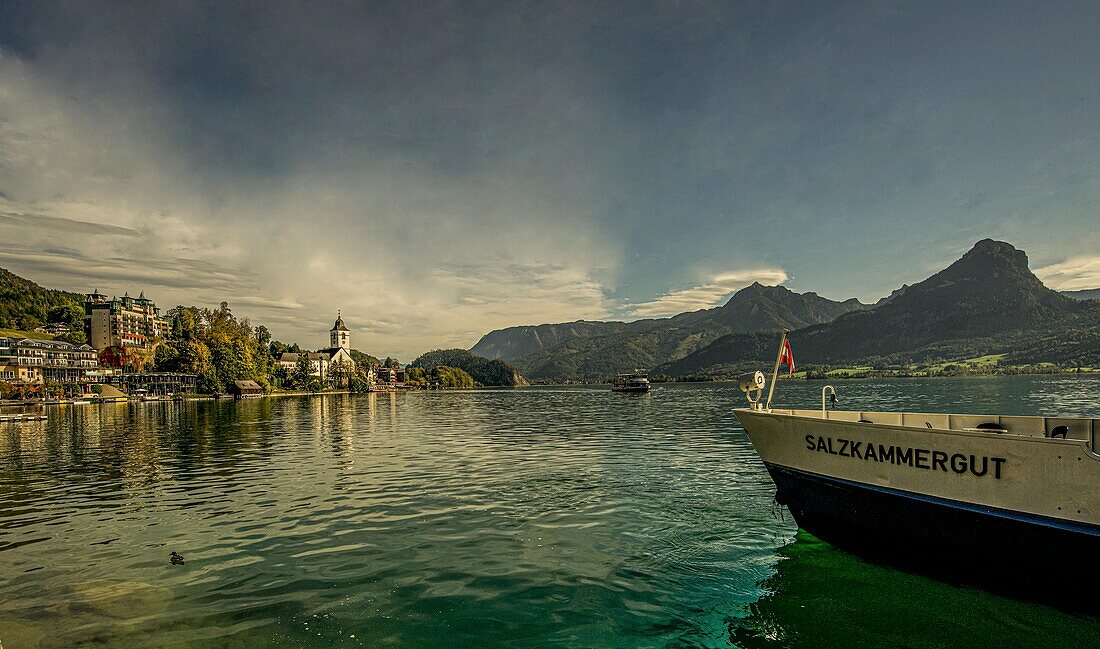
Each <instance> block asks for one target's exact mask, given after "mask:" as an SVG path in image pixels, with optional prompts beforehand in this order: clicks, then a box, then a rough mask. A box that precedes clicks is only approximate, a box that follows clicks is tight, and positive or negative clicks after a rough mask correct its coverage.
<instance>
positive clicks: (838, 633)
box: [729, 531, 1100, 649]
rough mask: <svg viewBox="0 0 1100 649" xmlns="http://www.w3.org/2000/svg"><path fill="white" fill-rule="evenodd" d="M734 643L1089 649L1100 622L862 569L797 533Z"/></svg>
mask: <svg viewBox="0 0 1100 649" xmlns="http://www.w3.org/2000/svg"><path fill="white" fill-rule="evenodd" d="M779 556H780V557H781V560H780V562H779V563H778V565H777V566H776V572H775V574H774V575H773V576H772V577H770V578H769V579H767V580H765V581H764V582H763V583H762V584H761V588H762V589H763V591H764V593H765V594H764V595H763V596H762V597H761V598H760V599H759V601H757V602H756V603H754V604H752V605H750V606H749V607H748V609H747V615H746V616H745V617H744V618H741V619H734V620H731V622H730V634H729V637H730V641H731V642H732V643H733V644H735V645H736V646H740V647H745V648H746V649H751V648H756V647H773V648H774V647H819V648H829V647H838V648H840V647H843V648H847V647H906V646H922V647H1013V646H1050V647H1054V646H1059V647H1088V646H1093V645H1094V644H1095V642H1096V638H1097V633H1098V632H1100V622H1098V621H1097V619H1096V618H1094V617H1089V616H1087V615H1074V614H1070V613H1066V612H1064V611H1063V610H1060V609H1058V608H1054V607H1050V606H1045V605H1042V604H1036V603H1032V602H1025V601H1021V600H1018V599H1012V598H1006V597H999V596H996V595H992V594H990V593H988V592H986V591H984V590H980V589H974V588H964V587H958V586H953V585H950V584H946V583H944V582H941V581H937V580H934V579H929V578H925V577H922V576H920V575H916V574H913V573H910V572H901V571H897V570H893V569H891V568H889V567H886V566H883V565H879V564H875V563H868V562H865V561H862V560H860V559H858V558H856V557H854V556H852V555H850V554H847V553H844V552H840V551H839V550H836V549H835V548H833V547H832V546H830V545H829V544H827V543H825V542H823V541H820V540H818V539H817V538H815V537H814V536H812V535H810V534H808V533H806V532H802V531H799V532H798V535H797V537H796V539H795V541H794V542H793V543H791V544H789V545H787V546H784V547H783V548H781V549H780V550H779Z"/></svg>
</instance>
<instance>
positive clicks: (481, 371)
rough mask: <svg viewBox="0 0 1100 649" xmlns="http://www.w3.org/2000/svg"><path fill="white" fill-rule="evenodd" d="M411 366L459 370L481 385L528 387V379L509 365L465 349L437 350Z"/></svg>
mask: <svg viewBox="0 0 1100 649" xmlns="http://www.w3.org/2000/svg"><path fill="white" fill-rule="evenodd" d="M409 365H410V366H411V367H420V368H423V369H426V370H434V369H436V368H437V367H451V368H457V369H460V370H462V371H464V372H466V373H467V374H469V375H470V376H472V377H473V378H474V380H475V381H477V382H478V383H480V384H481V385H493V386H499V385H505V386H516V385H528V382H527V379H525V378H523V375H522V374H520V373H519V372H518V371H517V370H516V368H514V367H512V366H511V365H509V364H508V363H505V362H504V361H502V360H500V359H492V360H490V359H488V358H484V357H482V356H478V355H476V354H473V353H470V352H468V351H466V350H465V349H437V350H435V351H430V352H428V353H426V354H421V355H420V356H419V357H418V358H417V359H416V360H415V361H413V362H411V363H409Z"/></svg>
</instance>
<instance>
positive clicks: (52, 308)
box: [0, 268, 84, 336]
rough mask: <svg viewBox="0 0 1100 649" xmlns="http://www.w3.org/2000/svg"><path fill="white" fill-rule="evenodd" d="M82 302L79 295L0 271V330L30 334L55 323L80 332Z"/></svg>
mask: <svg viewBox="0 0 1100 649" xmlns="http://www.w3.org/2000/svg"><path fill="white" fill-rule="evenodd" d="M83 303H84V296H82V295H78V294H76V293H69V292H66V291H58V290H54V289H48V288H43V287H41V286H39V285H38V284H35V283H34V282H32V281H30V280H29V279H24V278H22V277H20V276H18V275H16V274H15V273H12V272H10V271H8V270H5V269H3V268H0V329H19V330H22V331H33V330H34V328H35V327H41V326H43V325H46V324H49V323H53V322H57V323H64V324H67V325H69V327H70V328H72V329H73V331H74V332H78V333H79V332H82V331H83V330H84V307H83ZM80 335H81V336H82V335H83V334H80Z"/></svg>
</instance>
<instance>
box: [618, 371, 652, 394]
mask: <svg viewBox="0 0 1100 649" xmlns="http://www.w3.org/2000/svg"><path fill="white" fill-rule="evenodd" d="M611 390H612V391H614V392H648V391H649V375H648V374H645V373H643V372H630V373H624V374H618V375H616V376H615V381H614V382H613V383H612V384H611Z"/></svg>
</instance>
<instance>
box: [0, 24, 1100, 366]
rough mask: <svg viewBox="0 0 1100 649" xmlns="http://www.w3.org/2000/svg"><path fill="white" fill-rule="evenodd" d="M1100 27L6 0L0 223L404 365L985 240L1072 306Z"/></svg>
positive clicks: (1094, 117)
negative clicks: (339, 319)
mask: <svg viewBox="0 0 1100 649" xmlns="http://www.w3.org/2000/svg"><path fill="white" fill-rule="evenodd" d="M1098 28H1100V6H1098V5H1095V4H1092V3H1081V4H1072V3H1070V4H1059V5H1057V6H1050V5H1045V4H1042V5H1040V4H1027V3H963V4H960V3H937V2H912V3H910V2H868V3H860V2H851V3H813V2H811V3H775V2H761V3H730V4H719V3H708V4H704V3H682V2H667V3H623V4H613V3H545V2H538V3H535V2H529V3H528V2H525V3H484V2H463V3H446V2H443V3H419V2H395V3H363V4H352V3H341V4H337V3H282V2H280V3H205V4H203V3H153V4H149V3H83V2H81V3H55V4H45V3H6V4H4V5H3V6H2V7H0V53H2V54H0V57H2V58H0V75H2V76H0V88H3V89H4V90H5V91H6V94H4V95H0V110H2V111H3V114H0V117H2V118H3V120H4V121H3V122H0V187H2V188H3V190H4V195H3V196H2V197H0V200H3V201H5V207H4V212H5V214H8V213H10V214H12V215H19V214H22V215H24V216H18V217H17V216H3V217H0V234H7V233H18V232H26V231H28V230H34V232H32V233H31V234H30V235H27V236H26V237H25V240H24V241H23V245H26V246H32V247H34V246H37V248H34V250H39V251H41V250H45V249H54V250H65V249H68V250H78V251H80V252H81V254H82V255H84V256H85V257H87V258H89V259H98V260H116V261H113V262H110V263H107V262H104V266H103V268H102V272H103V273H105V275H104V277H112V278H117V280H118V282H119V283H122V282H127V283H130V282H140V280H141V272H140V270H139V269H140V265H139V266H138V267H137V268H138V269H137V270H134V271H133V272H129V273H128V272H127V271H124V270H123V268H124V267H125V266H126V263H127V260H140V259H144V258H148V259H155V260H157V261H154V262H152V263H150V265H149V266H148V268H149V272H150V277H151V279H150V282H153V281H155V282H158V283H160V285H162V286H165V287H168V288H172V289H176V290H174V291H166V296H167V297H168V298H170V299H172V300H173V301H183V300H186V299H189V298H190V299H193V300H198V299H200V297H201V298H202V299H208V300H211V299H212V300H213V301H219V300H220V298H219V297H217V296H221V297H224V298H225V299H230V301H234V300H235V301H236V302H237V303H239V304H240V305H242V307H241V308H242V309H244V310H250V312H251V313H252V314H254V315H255V317H256V318H258V319H265V318H268V319H270V320H271V321H272V322H273V323H276V324H278V325H279V326H281V327H285V330H284V333H285V334H286V335H291V336H300V337H304V336H306V335H313V334H308V333H307V332H309V331H312V327H314V326H315V325H317V324H318V323H321V322H322V321H323V320H326V319H329V316H328V312H329V311H334V310H335V309H336V308H343V309H344V313H345V315H346V316H350V317H352V318H357V319H358V320H359V321H360V322H362V323H363V324H362V330H364V331H369V332H372V333H371V334H369V335H372V336H376V337H374V338H371V339H370V340H371V344H374V345H381V346H383V347H382V348H383V349H385V348H386V347H385V346H386V345H391V346H392V347H390V348H392V349H394V350H395V351H399V352H401V353H405V354H408V353H411V352H415V351H419V350H420V349H422V348H423V347H425V346H438V344H442V342H443V341H445V342H446V343H447V344H462V345H469V344H471V343H472V342H473V340H469V339H468V338H470V337H474V338H476V333H477V332H480V331H483V330H487V329H491V328H495V327H500V326H506V325H509V324H521V323H527V322H535V321H538V322H543V321H551V320H555V319H574V318H577V317H588V318H596V317H606V316H609V315H620V316H630V315H640V314H653V313H664V312H665V311H666V310H669V309H680V308H692V307H693V306H694V307H703V306H709V304H710V303H713V301H715V300H721V299H723V298H724V295H726V294H728V291H731V290H735V289H736V288H737V286H738V284H739V282H740V281H741V280H740V279H738V278H744V277H757V276H762V277H772V278H784V277H789V278H791V279H790V280H789V282H790V284H791V286H792V287H793V288H796V289H800V290H817V291H820V292H822V293H824V294H827V295H830V296H832V297H837V298H843V297H848V296H851V295H856V296H860V297H863V298H865V299H866V298H874V297H876V296H878V295H881V294H883V293H886V292H888V291H889V290H890V289H892V288H894V287H896V285H898V284H900V283H901V282H912V281H913V280H916V279H920V278H921V276H922V275H923V274H924V273H925V272H926V271H928V270H932V269H935V268H936V267H937V266H939V265H942V264H943V263H946V262H948V261H950V260H951V259H952V258H953V257H955V256H957V255H958V254H959V253H960V252H961V251H962V250H964V249H965V248H967V247H968V246H969V245H970V244H971V243H973V241H975V240H977V239H980V238H983V237H985V236H996V237H1000V238H1005V239H1008V240H1010V241H1013V242H1014V243H1016V244H1017V245H1019V246H1021V247H1023V248H1025V249H1027V250H1028V251H1029V253H1031V258H1032V260H1033V261H1034V262H1036V265H1039V266H1045V267H1049V268H1052V269H1054V270H1052V271H1050V274H1049V277H1050V278H1051V279H1052V281H1056V282H1062V283H1065V284H1070V283H1072V284H1073V285H1074V286H1077V285H1080V284H1082V283H1084V284H1087V283H1089V282H1091V281H1092V279H1091V278H1092V277H1093V274H1094V273H1096V271H1095V268H1096V266H1095V264H1093V262H1092V260H1093V259H1094V258H1095V257H1094V255H1095V253H1094V252H1093V251H1095V250H1096V249H1097V244H1100V240H1098V239H1097V237H1098V236H1100V235H1098V234H1097V229H1096V228H1095V223H1096V216H1095V208H1094V206H1095V205H1096V204H1097V199H1098V198H1100V195H1098V194H1100V96H1098V95H1100V83H1098V82H1100V68H1097V66H1095V64H1094V63H1095V61H1097V60H1100V39H1096V38H1095V34H1096V33H1097V30H1098ZM26 214H35V215H41V216H40V217H37V220H35V221H33V222H32V221H29V220H27V219H28V217H26V216H25V215H26ZM16 218H21V219H23V220H22V221H18V222H17V221H13V220H12V219H16ZM49 219H55V220H54V221H50V220H49ZM57 219H68V222H70V225H71V227H65V225H64V223H63V222H61V221H58V220H57ZM47 224H55V225H47ZM89 228H91V229H89ZM95 228H101V230H96V229H95ZM112 229H117V230H112ZM110 232H116V233H117V234H119V235H122V236H116V237H113V236H112V235H111V234H110ZM1050 232H1057V233H1058V235H1059V236H1058V237H1057V240H1052V239H1051V237H1050V234H1049V233H1050ZM127 233H130V234H127ZM133 233H137V234H136V235H135V234H133ZM12 240H16V239H15V238H13V239H12ZM28 250H30V251H31V252H33V251H34V250H32V249H30V248H28ZM12 254H14V253H12ZM27 254H29V253H27ZM145 255H148V257H145ZM62 256H63V255H62ZM10 259H12V260H13V261H11V263H12V264H13V265H14V263H15V258H14V257H11V258H10ZM22 259H24V262H23V263H25V264H27V265H26V266H24V268H28V269H30V268H32V266H31V265H30V264H32V263H34V264H37V265H35V266H33V268H35V269H41V270H46V269H47V268H46V266H47V265H48V264H47V263H46V262H45V261H44V259H45V258H43V259H39V260H37V261H33V262H32V261H31V258H30V257H24V258H22ZM1071 259H1072V260H1073V262H1072V263H1068V262H1067V260H1071ZM59 264H60V265H59V266H57V267H56V268H55V275H54V276H57V277H61V276H62V273H61V272H60V271H59V270H57V268H66V269H68V270H67V271H66V272H67V273H68V274H67V275H64V276H65V277H68V278H69V281H70V285H76V283H77V282H81V280H82V277H84V276H82V275H80V274H79V273H81V272H82V269H81V268H80V267H79V266H77V265H73V264H68V265H66V264H65V263H62V262H59ZM158 264H159V265H158ZM201 264H206V266H202V265H201ZM173 269H177V270H178V272H175V270H173ZM127 274H128V275H129V276H126V275H127ZM85 276H86V274H85ZM1096 279H1097V281H1100V277H1097V278H1096ZM187 282H191V285H190V286H188V285H187ZM92 283H94V280H93V281H92ZM322 311H323V312H324V313H325V317H321V314H320V312H322ZM444 313H445V314H446V315H441V314H444ZM432 314H435V315H432ZM295 323H297V324H295ZM437 343H438V344H437Z"/></svg>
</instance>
